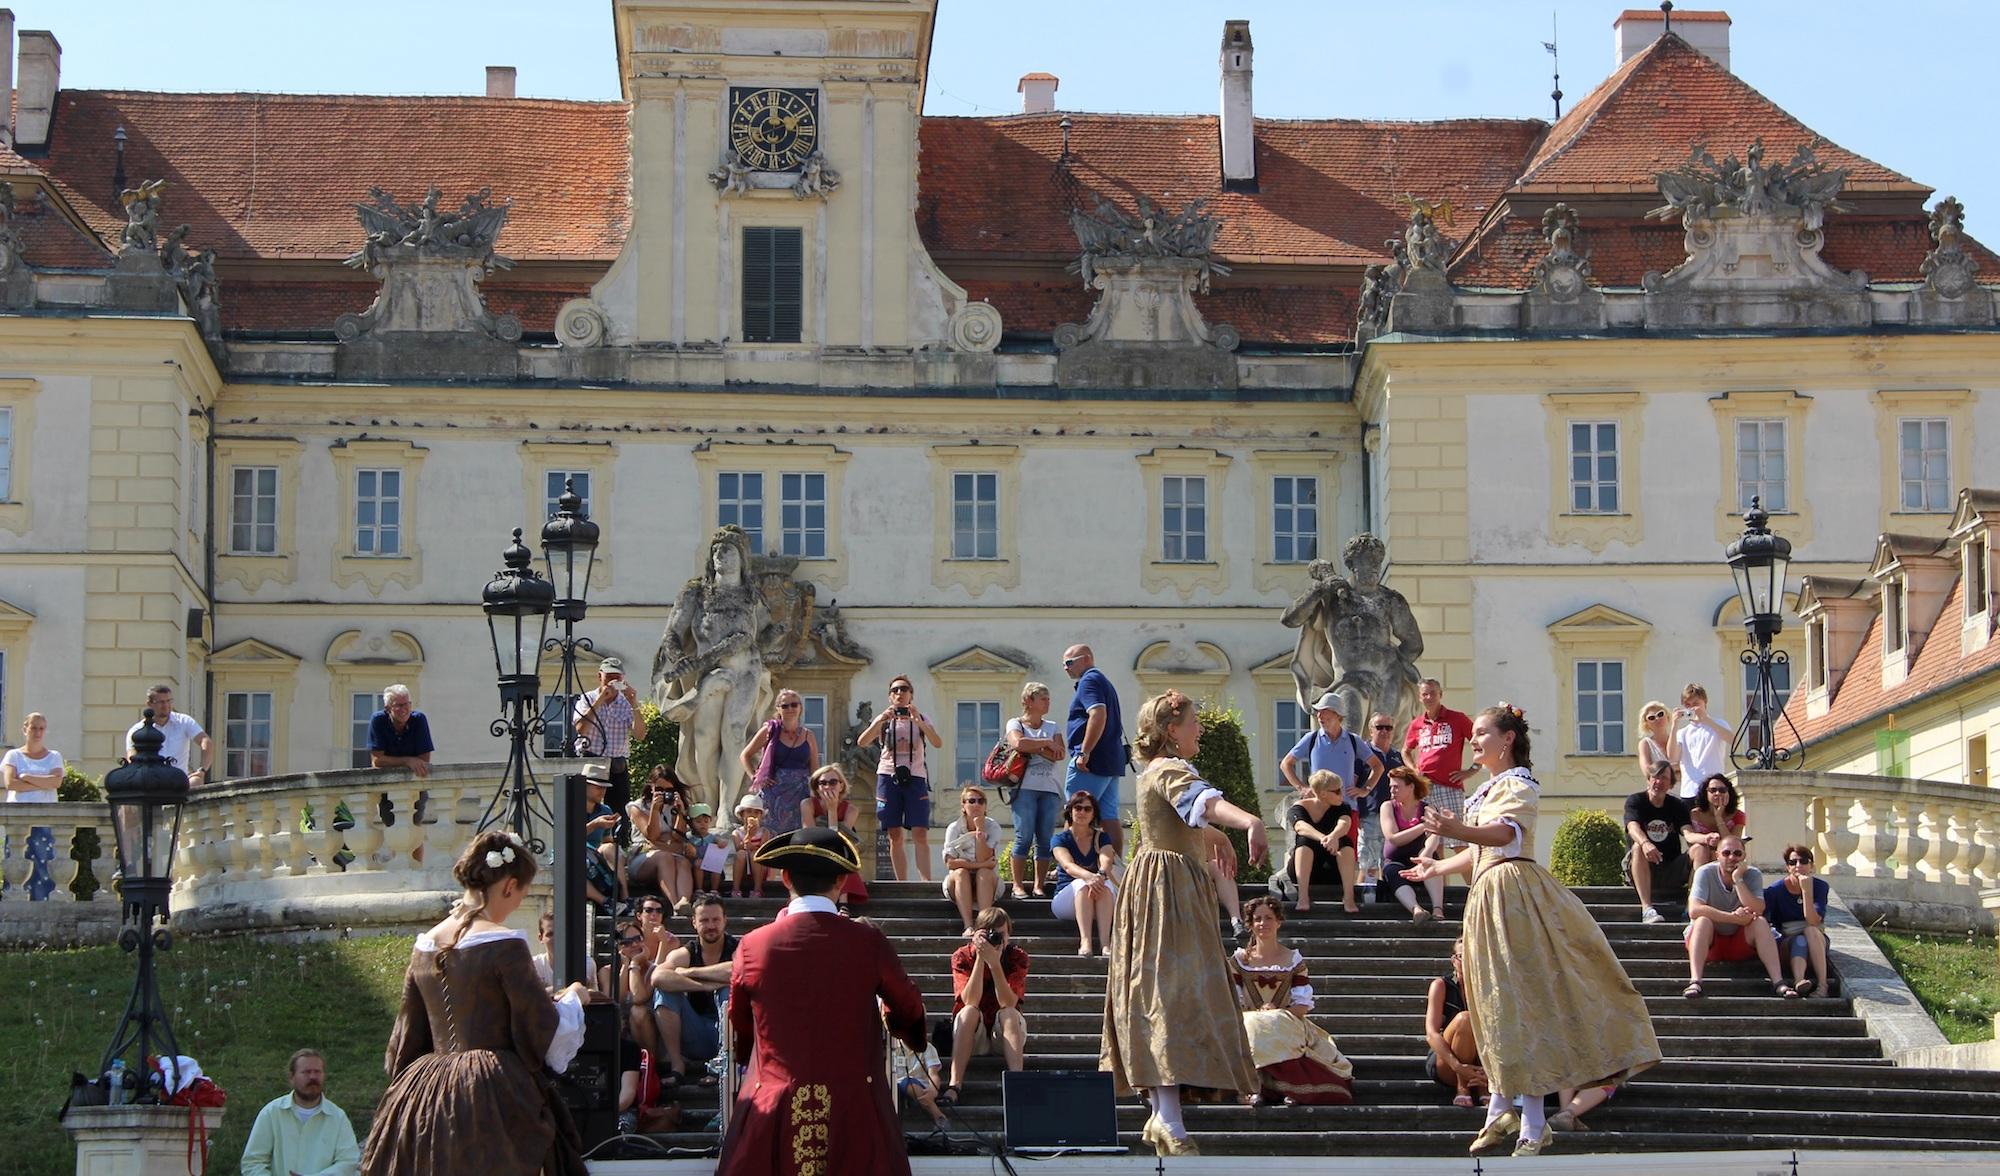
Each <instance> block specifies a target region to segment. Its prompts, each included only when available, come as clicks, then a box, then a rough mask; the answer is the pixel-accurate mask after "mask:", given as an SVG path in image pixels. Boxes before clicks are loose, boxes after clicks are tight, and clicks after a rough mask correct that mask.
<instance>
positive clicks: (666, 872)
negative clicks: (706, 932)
mask: <svg viewBox="0 0 2000 1176" xmlns="http://www.w3.org/2000/svg"><path fill="white" fill-rule="evenodd" d="M625 812H626V815H627V816H629V817H630V818H631V820H632V834H633V837H634V838H635V839H636V841H637V842H638V844H637V845H635V846H634V847H633V850H632V861H631V864H630V866H629V867H628V870H629V877H630V878H631V881H632V890H633V892H634V893H644V892H647V891H651V890H655V889H657V890H658V891H659V892H660V893H661V894H662V895H663V896H665V898H666V900H667V902H668V904H669V905H671V906H672V907H673V908H674V913H675V914H677V915H684V914H687V913H688V909H689V907H690V906H691V905H692V903H693V901H694V897H693V896H694V869H695V847H694V842H693V841H692V840H691V839H690V838H689V837H688V795H687V787H686V785H684V784H682V783H681V781H680V778H679V777H677V776H675V775H674V773H673V771H672V769H669V768H666V767H656V768H654V769H653V774H652V775H651V776H649V777H647V779H646V785H645V787H644V788H642V789H641V790H640V792H639V796H638V799H636V800H634V801H633V802H632V803H631V804H629V805H627V806H625Z"/></svg>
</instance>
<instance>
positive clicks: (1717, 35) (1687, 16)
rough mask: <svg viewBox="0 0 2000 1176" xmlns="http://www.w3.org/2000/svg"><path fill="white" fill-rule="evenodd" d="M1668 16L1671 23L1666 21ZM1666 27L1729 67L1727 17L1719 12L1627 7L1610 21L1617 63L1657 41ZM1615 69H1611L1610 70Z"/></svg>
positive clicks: (1630, 58) (1635, 54)
mask: <svg viewBox="0 0 2000 1176" xmlns="http://www.w3.org/2000/svg"><path fill="white" fill-rule="evenodd" d="M1669 15H1671V18H1672V19H1671V20H1670V19H1669ZM1669 27H1672V29H1673V30H1674V35H1675V36H1677V37H1679V38H1680V39H1681V40H1683V41H1686V42H1687V43H1688V44H1689V45H1691V46H1693V47H1694V48H1695V49H1696V50H1698V51H1699V52H1700V53H1701V54H1702V55H1703V56H1704V57H1707V58H1709V59H1711V60H1713V61H1714V62H1715V64H1717V65H1719V66H1721V67H1722V68H1724V69H1728V68H1729V14H1728V13H1726V12H1723V11H1721V10H1720V9H1711V10H1706V11H1699V12H1682V11H1680V10H1678V9H1675V10H1674V11H1673V12H1672V13H1671V14H1669V13H1667V12H1664V11H1660V10H1658V9H1652V8H1628V9H1626V10H1625V11H1624V12H1621V13H1619V14H1618V19H1617V20H1614V21H1612V22H1611V36H1612V40H1613V42H1614V43H1615V45H1616V47H1617V50H1618V64H1619V65H1624V64H1625V63H1626V62H1628V61H1630V60H1632V59H1633V58H1634V57H1637V56H1638V55H1639V53H1640V52H1641V51H1642V50H1644V49H1645V48H1646V46H1648V45H1650V44H1652V43H1653V42H1655V41H1657V40H1659V39H1660V36H1661V34H1663V33H1665V32H1666V31H1667V29H1668V28H1669ZM1614 68H1615V67H1614Z"/></svg>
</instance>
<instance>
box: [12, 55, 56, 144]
mask: <svg viewBox="0 0 2000 1176" xmlns="http://www.w3.org/2000/svg"><path fill="white" fill-rule="evenodd" d="M61 72H62V46H61V45H58V44H56V35H55V34H54V33H51V32H48V31H46V30H43V29H22V30H21V69H20V72H19V74H18V75H17V76H18V79H19V80H18V81H16V82H15V85H16V86H18V87H19V90H18V91H17V92H16V93H15V95H14V145H15V146H17V147H32V148H40V147H47V146H48V145H49V120H50V119H52V118H54V117H55V113H56V85H57V80H58V77H59V75H60V74H61Z"/></svg>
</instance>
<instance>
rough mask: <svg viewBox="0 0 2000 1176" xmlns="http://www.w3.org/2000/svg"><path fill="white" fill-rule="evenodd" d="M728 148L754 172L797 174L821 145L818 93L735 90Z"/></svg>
mask: <svg viewBox="0 0 2000 1176" xmlns="http://www.w3.org/2000/svg"><path fill="white" fill-rule="evenodd" d="M729 145H730V146H731V147H733V148H735V150H736V155H737V157H738V158H740V159H741V160H742V161H743V163H744V164H745V165H746V166H747V167H749V168H750V169H751V170H753V171H769V172H784V171H797V170H799V168H800V167H801V166H802V165H803V164H804V163H805V161H806V159H807V157H808V156H810V155H811V154H812V153H813V151H814V150H815V149H816V148H817V147H818V145H819V92H818V91H816V90H780V89H775V88H768V87H767V88H762V89H756V88H748V87H732V88H731V89H730V91H729Z"/></svg>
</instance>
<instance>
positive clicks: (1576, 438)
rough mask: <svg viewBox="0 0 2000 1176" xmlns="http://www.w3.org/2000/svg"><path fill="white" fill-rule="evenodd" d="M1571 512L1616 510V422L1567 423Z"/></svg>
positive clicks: (1586, 512) (1594, 512)
mask: <svg viewBox="0 0 2000 1176" xmlns="http://www.w3.org/2000/svg"><path fill="white" fill-rule="evenodd" d="M1569 509H1570V513H1571V514H1617V513H1618V422H1617V421H1571V422H1570V424H1569Z"/></svg>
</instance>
